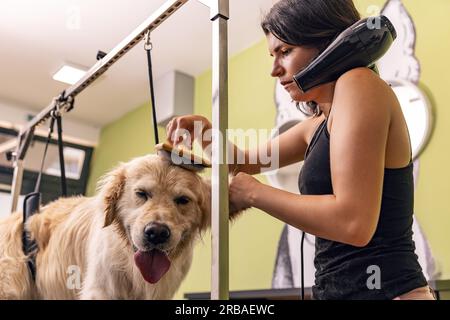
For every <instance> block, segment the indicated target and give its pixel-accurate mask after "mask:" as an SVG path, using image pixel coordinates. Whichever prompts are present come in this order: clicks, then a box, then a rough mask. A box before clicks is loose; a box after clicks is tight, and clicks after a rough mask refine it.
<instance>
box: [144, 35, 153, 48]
mask: <svg viewBox="0 0 450 320" xmlns="http://www.w3.org/2000/svg"><path fill="white" fill-rule="evenodd" d="M150 33H151V32H150V30H148V31H147V33H146V34H145V39H144V49H145V50H147V51H151V50H153V44H152V40H151V38H150Z"/></svg>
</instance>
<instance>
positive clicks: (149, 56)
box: [145, 47, 159, 144]
mask: <svg viewBox="0 0 450 320" xmlns="http://www.w3.org/2000/svg"><path fill="white" fill-rule="evenodd" d="M145 50H146V51H147V64H148V79H149V83H150V98H151V103H152V117H153V130H154V134H155V144H159V136H158V122H157V120H156V105H155V88H154V83H153V68H152V54H151V50H152V49H151V48H147V47H146V48H145Z"/></svg>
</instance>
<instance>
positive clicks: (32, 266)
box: [22, 92, 74, 281]
mask: <svg viewBox="0 0 450 320" xmlns="http://www.w3.org/2000/svg"><path fill="white" fill-rule="evenodd" d="M64 95H65V93H64V92H63V93H62V94H61V96H60V97H59V98H58V99H57V100H56V101H55V105H56V106H55V109H54V110H53V111H52V112H51V119H50V126H49V130H48V136H47V141H46V143H45V149H44V154H43V156H42V162H41V168H40V171H39V175H38V178H37V180H36V186H35V188H34V192H32V193H30V194H28V195H27V196H26V197H25V199H24V201H23V231H22V250H23V253H24V255H25V256H26V257H27V266H28V270H29V272H30V274H31V277H32V279H33V281H36V255H37V251H38V246H37V244H36V241H34V240H33V239H32V238H31V235H30V232H29V231H28V230H27V228H26V222H27V220H28V219H29V218H30V217H32V216H33V215H34V214H37V213H39V207H40V204H41V194H40V192H39V190H40V186H41V180H42V174H43V171H44V164H45V158H46V157H47V151H48V146H49V144H50V141H51V139H52V134H53V130H54V127H55V122H56V126H57V130H58V153H59V163H60V171H61V194H62V196H63V197H65V196H67V182H66V170H65V165H64V146H63V138H62V119H61V111H60V110H61V108H62V107H65V108H66V110H67V111H69V110H71V109H72V108H73V105H74V99H73V98H72V97H68V98H66V97H65V96H64Z"/></svg>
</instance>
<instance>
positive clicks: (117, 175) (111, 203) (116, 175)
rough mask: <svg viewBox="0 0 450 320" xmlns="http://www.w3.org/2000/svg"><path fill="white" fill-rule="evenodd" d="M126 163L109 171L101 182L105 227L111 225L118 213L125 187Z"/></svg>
mask: <svg viewBox="0 0 450 320" xmlns="http://www.w3.org/2000/svg"><path fill="white" fill-rule="evenodd" d="M125 180H126V175H125V164H120V165H119V166H118V167H116V168H115V169H113V170H112V171H111V172H109V173H107V174H106V175H105V176H104V177H103V178H102V179H101V180H100V182H99V185H98V190H99V191H100V197H101V200H102V202H103V206H104V211H105V224H104V227H107V226H109V225H111V224H112V223H113V222H114V220H115V218H116V214H117V204H118V201H119V199H120V197H121V196H122V193H123V190H124V187H125Z"/></svg>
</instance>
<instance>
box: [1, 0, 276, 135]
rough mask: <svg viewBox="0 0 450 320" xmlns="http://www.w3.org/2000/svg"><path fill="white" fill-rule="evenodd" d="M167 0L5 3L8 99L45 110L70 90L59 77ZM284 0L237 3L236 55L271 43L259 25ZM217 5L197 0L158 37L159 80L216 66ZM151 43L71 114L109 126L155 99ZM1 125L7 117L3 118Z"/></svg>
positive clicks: (4, 89)
mask: <svg viewBox="0 0 450 320" xmlns="http://www.w3.org/2000/svg"><path fill="white" fill-rule="evenodd" d="M164 2H165V0H131V1H124V0H39V1H36V0H1V1H0V41H1V42H0V101H3V102H5V101H6V102H10V103H13V104H15V105H17V104H19V105H21V106H23V107H24V108H28V109H32V110H36V111H39V110H41V109H43V108H44V107H46V106H47V105H48V104H49V103H50V102H51V100H52V98H53V97H55V96H57V95H58V94H59V93H60V92H62V91H63V90H64V89H65V88H67V87H68V85H65V84H62V83H59V82H56V81H54V80H53V79H52V75H53V73H54V72H55V71H57V70H58V69H59V68H60V67H61V65H62V64H63V63H65V62H69V63H72V64H77V65H81V66H85V67H87V68H90V67H91V66H93V65H94V64H95V63H96V54H97V51H98V50H102V51H105V52H108V51H109V50H111V49H112V48H114V47H115V46H116V45H117V44H118V43H120V41H122V40H123V39H124V38H125V37H126V36H128V35H129V34H130V33H131V32H132V31H133V30H134V29H135V28H136V27H137V26H139V25H140V24H141V23H142V22H143V21H144V20H145V19H146V18H148V17H149V16H150V15H151V14H152V13H153V12H154V11H155V10H156V9H158V8H159V7H160V6H161V5H162V4H163V3H164ZM274 2H276V0H230V21H229V33H230V34H229V46H230V49H229V51H230V55H233V54H235V53H238V52H240V51H242V50H244V49H245V48H247V47H249V46H251V45H252V44H254V43H255V42H257V41H259V40H260V39H262V38H263V33H262V31H261V30H260V27H259V22H260V19H261V16H262V15H263V13H265V12H267V10H268V9H269V8H270V7H271V5H272V4H273V3H274ZM211 37H212V35H211V22H210V21H209V8H208V7H206V6H204V5H203V4H201V3H200V2H199V1H197V0H190V1H189V2H188V3H187V4H185V5H184V6H183V7H182V8H181V9H180V10H179V11H177V12H176V13H175V14H174V15H173V16H172V17H170V18H169V19H168V20H167V21H165V22H164V23H163V24H162V25H161V26H160V27H159V28H158V29H156V30H155V31H154V32H153V33H152V42H153V46H154V50H153V56H154V62H153V63H154V77H155V79H158V77H160V76H161V75H163V74H164V73H166V72H168V71H170V70H179V71H182V72H185V73H188V74H190V75H193V76H197V75H199V74H200V73H202V72H204V71H205V70H207V69H209V68H210V66H211ZM146 70H147V69H146V58H145V51H144V49H143V44H138V45H137V46H136V47H135V48H134V49H133V50H132V51H131V52H130V53H128V54H127V55H126V56H125V57H123V58H122V59H121V60H120V61H119V62H118V63H116V64H115V65H114V66H113V67H112V68H111V69H110V70H109V71H108V72H107V73H105V74H104V75H103V76H102V77H101V78H100V79H98V80H97V81H96V82H95V83H94V84H93V85H91V86H90V87H89V88H88V89H86V90H85V91H84V92H83V93H82V94H80V95H79V96H78V97H77V101H76V107H75V109H74V110H73V111H71V112H70V113H69V114H67V117H68V118H70V119H72V120H77V121H82V122H84V123H86V124H90V125H93V126H96V127H101V126H103V125H105V124H107V123H110V122H111V121H114V120H116V119H118V118H120V117H121V116H122V115H124V114H125V113H126V112H128V111H130V110H132V109H134V108H135V107H136V106H138V105H140V104H142V103H143V102H145V101H147V100H149V97H148V92H149V90H148V75H147V73H146V72H147V71H146ZM0 120H1V119H0Z"/></svg>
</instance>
